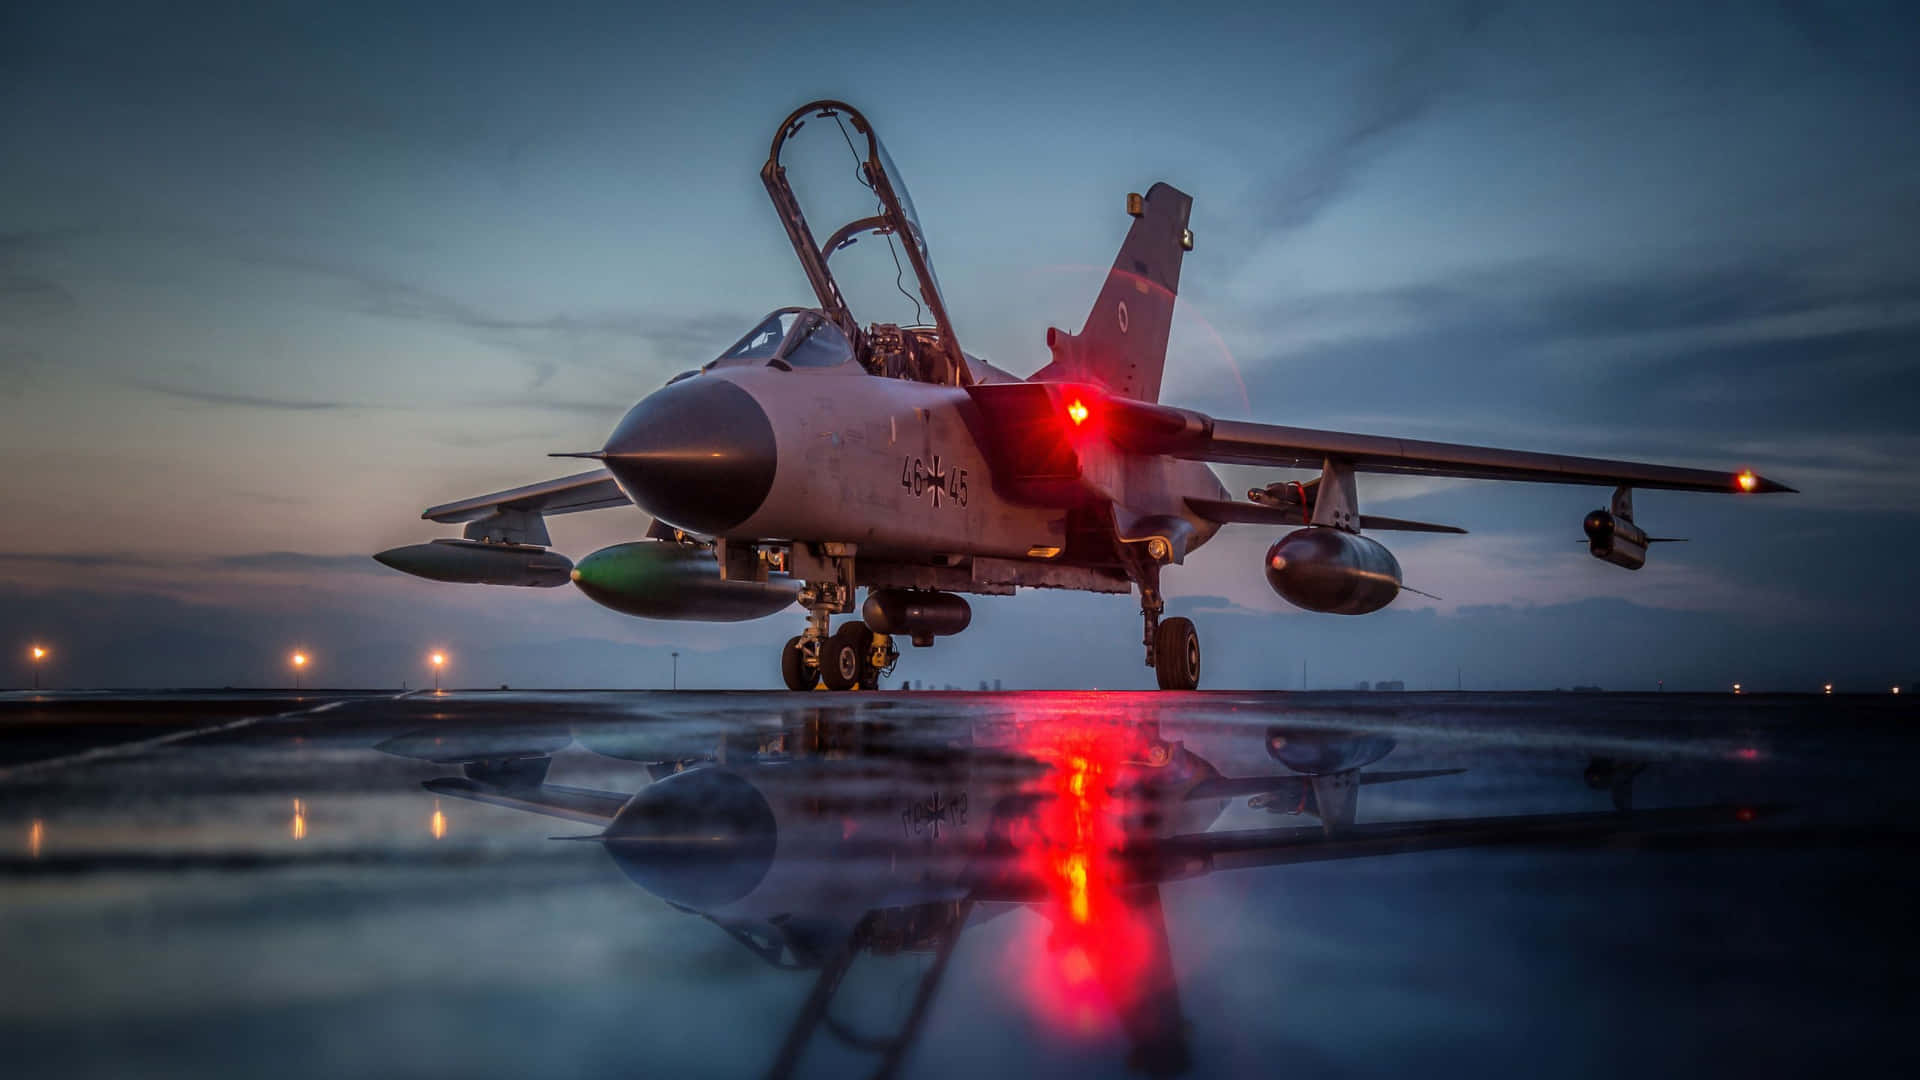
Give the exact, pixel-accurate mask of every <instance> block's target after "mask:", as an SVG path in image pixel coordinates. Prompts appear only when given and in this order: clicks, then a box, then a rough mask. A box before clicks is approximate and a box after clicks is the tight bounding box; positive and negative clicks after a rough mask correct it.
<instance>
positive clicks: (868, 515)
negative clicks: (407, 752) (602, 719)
mask: <svg viewBox="0 0 1920 1080" xmlns="http://www.w3.org/2000/svg"><path fill="white" fill-rule="evenodd" d="M810 124H811V125H815V127H816V131H822V132H825V133H830V134H831V135H832V136H835V137H843V138H844V140H845V144H846V147H847V150H848V152H849V153H850V154H851V155H852V161H851V165H852V166H853V168H852V169H850V170H848V171H847V174H848V175H852V176H853V177H854V178H855V181H854V182H857V183H858V184H859V185H860V187H861V189H863V190H861V191H859V192H857V193H856V194H857V196H858V198H859V199H861V200H862V204H863V205H866V204H870V205H871V206H872V207H873V213H871V214H868V215H865V216H856V217H854V218H853V219H852V220H849V221H846V222H845V223H844V224H839V225H837V226H836V227H835V228H834V229H833V231H832V232H830V233H828V234H827V238H826V240H825V242H824V243H823V242H819V241H817V240H816V239H815V235H816V234H815V232H814V228H813V222H811V221H810V220H809V219H808V217H807V215H806V214H805V212H804V211H803V208H802V202H801V199H800V197H799V196H798V195H797V194H796V191H795V187H794V185H793V184H792V183H791V182H790V181H789V178H788V167H787V166H786V165H785V164H783V163H782V153H783V152H784V151H786V150H788V149H789V147H790V145H791V143H792V141H793V140H794V138H795V137H796V136H797V135H799V134H800V132H801V130H802V129H803V128H804V127H806V126H808V125H810ZM760 177H761V180H762V181H763V182H764V184H765V186H766V189H767V193H768V195H769V196H771V197H772V200H773V204H774V208H775V210H776V211H777V212H778V214H779V218H780V222H781V224H782V225H783V226H784V228H785V229H786V233H787V237H788V239H789V240H790V241H791V242H792V245H793V250H794V253H795V255H797V256H798V257H799V260H800V264H801V267H802V268H803V269H804V270H805V272H806V276H807V280H808V281H809V283H810V284H811V285H812V288H813V292H814V297H815V301H816V304H815V306H812V307H784V308H780V309H779V310H777V311H774V312H773V313H772V314H770V315H768V316H767V317H766V318H765V319H764V320H762V321H761V322H760V323H759V324H758V325H757V326H755V327H754V328H753V329H752V330H750V331H748V332H747V334H746V335H745V336H744V337H742V338H741V339H740V340H739V341H738V342H736V343H735V344H734V345H733V346H732V347H730V348H728V349H726V350H725V351H724V352H722V353H721V354H720V355H719V356H718V357H717V358H715V359H714V360H712V361H711V362H709V363H707V364H705V365H703V366H702V367H700V368H699V369H697V370H692V371H687V372H685V373H683V374H681V375H678V376H676V377H674V378H673V379H672V380H670V381H669V382H668V383H667V384H666V385H665V386H664V387H662V388H661V389H660V390H658V391H655V392H654V393H653V394H652V395H650V396H648V397H646V398H645V399H643V400H642V401H640V402H639V404H637V405H635V406H634V407H633V408H632V410H631V411H629V412H628V413H627V414H626V417H625V418H624V419H623V420H621V422H620V424H619V426H618V427H616V428H615V429H614V431H613V433H612V434H611V435H610V436H609V437H608V438H607V440H606V442H605V444H604V445H603V446H602V447H601V448H600V449H598V450H593V451H587V452H581V453H570V454H559V455H555V456H560V457H582V458H590V459H593V460H595V461H597V462H599V467H598V468H595V469H593V470H592V471H590V472H583V473H577V474H574V475H571V476H565V477H561V478H559V479H557V480H549V481H545V482H543V483H537V484H529V485H526V486H524V487H517V488H513V489H510V490H507V491H500V492H495V493H493V494H489V495H482V496H479V497H477V498H470V499H462V500H460V501H458V502H451V503H446V504H444V505H440V506H435V507H432V508H430V509H428V510H427V511H426V512H425V513H424V514H423V515H422V516H423V517H424V518H425V519H426V520H429V521H435V522H443V523H448V524H460V525H464V531H463V535H462V538H461V539H452V538H445V539H440V540H435V541H432V542H431V543H425V544H416V545H411V546H407V547H400V548H394V549H392V550H388V551H384V552H381V553H380V554H378V555H376V556H374V558H376V559H378V560H379V561H380V562H382V563H384V564H386V565H388V566H390V567H393V568H395V569H398V570H402V571H405V572H407V573H410V574H415V575H417V576H420V577H425V578H431V579H434V580H439V581H456V582H471V583H482V584H494V585H521V586H558V585H564V584H566V583H567V582H568V581H572V582H573V583H574V584H575V585H576V586H578V587H579V589H580V590H581V591H582V592H584V593H586V594H587V595H588V596H589V597H590V598H592V599H593V600H595V601H597V602H599V603H601V604H604V605H606V606H608V607H611V608H613V609H615V610H617V611H622V612H626V613H628V614H632V615H637V616H641V617H645V618H660V619H695V620H708V621H731V620H739V619H751V618H758V617H761V616H765V615H771V614H775V613H777V612H780V611H783V610H785V609H787V608H788V607H790V606H793V605H795V604H797V605H799V606H800V607H801V608H803V609H805V611H806V613H807V614H806V625H805V629H804V630H803V631H802V632H801V633H799V634H797V635H796V636H794V637H793V638H792V639H790V640H789V641H788V642H787V643H786V645H785V646H784V647H783V648H782V649H781V653H780V670H781V675H782V678H783V681H784V682H785V684H786V685H787V687H789V688H790V689H793V690H811V689H814V688H816V687H822V686H824V687H825V688H827V689H831V690H847V689H854V688H873V687H875V686H877V685H878V682H879V680H880V678H881V677H882V676H884V675H886V674H888V673H890V672H891V671H892V670H893V667H894V665H895V663H896V661H897V660H898V658H899V651H898V649H897V648H896V647H895V644H894V639H895V638H898V637H906V638H908V639H910V640H911V641H912V642H913V643H914V644H915V645H916V646H927V645H931V644H933V642H934V639H935V638H938V637H943V636H948V635H952V634H957V633H960V632H961V631H963V630H965V629H966V628H967V625H968V623H969V622H970V621H971V618H972V612H971V609H970V607H969V606H968V604H967V602H966V600H965V599H964V598H963V597H962V595H961V594H964V593H973V594H987V595H1005V594H1010V593H1013V592H1014V591H1015V590H1017V589H1021V588H1029V589H1034V588H1040V589H1049V588H1051V589H1076V590H1082V591H1089V592H1099V593H1115V594H1137V595H1138V596H1139V602H1140V614H1141V618H1142V622H1143V636H1142V644H1143V645H1144V648H1145V661H1146V664H1147V666H1148V667H1151V668H1153V670H1154V675H1155V678H1156V681H1157V682H1158V683H1159V685H1160V687H1161V688H1162V689H1169V690H1191V689H1193V688H1195V687H1197V686H1198V685H1199V683H1200V637H1199V633H1198V631H1197V630H1196V629H1195V627H1194V625H1193V623H1192V621H1191V620H1188V619H1186V618H1178V617H1174V618H1167V617H1163V613H1164V611H1165V601H1164V599H1163V597H1162V593H1161V575H1162V572H1163V571H1165V570H1166V569H1167V568H1168V567H1177V566H1180V565H1183V564H1184V563H1185V562H1186V561H1187V559H1188V558H1189V557H1190V556H1191V555H1193V553H1194V552H1196V551H1198V550H1199V549H1200V548H1201V547H1202V546H1203V545H1204V544H1205V543H1206V542H1207V541H1208V540H1209V539H1211V538H1212V537H1213V536H1214V534H1215V533H1217V532H1218V531H1219V530H1220V529H1221V528H1222V527H1223V526H1226V525H1256V526H1265V527H1268V528H1276V527H1277V528H1288V529H1290V530H1291V531H1289V532H1288V533H1287V534H1286V535H1285V536H1282V537H1281V538H1280V539H1278V540H1277V541H1276V542H1275V543H1274V544H1273V545H1272V547H1271V548H1269V549H1268V551H1267V553H1266V558H1265V573H1266V577H1267V581H1268V583H1269V584H1270V585H1271V587H1272V588H1273V590H1274V591H1275V592H1276V593H1278V594H1279V595H1280V596H1281V597H1283V598H1284V599H1286V600H1287V601H1289V602H1290V603H1292V604H1294V605H1296V606H1298V607H1301V608H1305V609H1306V610H1308V611H1315V612H1325V613H1330V614H1338V615H1363V614H1366V613H1369V612H1373V611H1378V610H1380V609H1381V608H1384V607H1386V606H1387V605H1388V604H1390V603H1392V602H1393V600H1394V599H1395V597H1396V596H1397V595H1398V594H1399V593H1400V592H1401V591H1402V590H1403V589H1405V588H1406V586H1404V585H1403V582H1402V575H1401V571H1400V565H1399V563H1398V561H1396V560H1395V558H1394V556H1393V554H1392V552H1390V551H1388V550H1387V548H1386V547H1385V546H1384V545H1382V544H1381V543H1380V542H1379V541H1377V540H1375V539H1373V538H1372V537H1371V536H1370V535H1368V534H1369V533H1381V532H1393V531H1411V532H1439V533H1462V532H1464V531H1465V530H1463V529H1459V528H1456V527H1453V526H1449V525H1438V524H1429V523H1425V522H1417V521H1403V520H1398V519H1395V518H1390V517H1382V516H1379V515H1374V514H1367V513H1363V512H1362V510H1361V504H1360V498H1359V487H1358V484H1357V483H1356V478H1357V477H1358V476H1359V475H1360V474H1362V473H1368V474H1390V475H1418V476H1445V477H1468V478H1474V479H1483V480H1508V481H1523V482H1533V483H1555V484H1585V485H1594V486H1602V487H1612V488H1614V489H1615V490H1614V494H1613V497H1612V500H1611V503H1610V505H1609V506H1607V507H1604V508H1602V509H1598V510H1595V511H1594V512H1593V513H1591V514H1589V515H1587V517H1586V519H1585V521H1584V523H1583V528H1584V531H1585V533H1586V536H1587V543H1588V548H1589V551H1590V552H1591V554H1592V555H1593V556H1594V557H1595V558H1598V559H1601V560H1603V561H1606V562H1609V563H1612V564H1614V565H1616V566H1621V567H1624V568H1626V569H1629V570H1635V569H1639V568H1640V567H1641V566H1642V565H1644V564H1645V562H1646V558H1647V550H1648V547H1649V545H1650V544H1653V543H1656V542H1659V541H1660V540H1661V539H1663V538H1657V537H1649V536H1648V535H1647V534H1646V532H1645V531H1643V530H1642V529H1641V527H1640V526H1639V525H1638V524H1637V523H1636V522H1635V520H1634V515H1633V497H1632V493H1633V489H1635V488H1658V489H1665V490H1671V491H1698V492H1712V493H1726V494H1755V493H1763V492H1785V491H1792V490H1793V489H1792V488H1789V487H1787V486H1785V485H1783V484H1780V483H1777V482H1775V481H1773V480H1769V479H1766V478H1764V477H1761V476H1758V475H1755V474H1754V473H1753V472H1752V471H1751V470H1743V471H1739V472H1717V471H1712V470H1706V469H1693V468H1680V467H1675V466H1670V465H1651V464H1641V463H1637V462H1630V461H1608V460H1601V459H1595V458H1584V457H1569V456H1565V455H1558V454H1545V453H1533V452H1528V451H1519V450H1501V449H1492V448H1488V447H1481V446H1468V445H1458V444H1452V443H1438V442H1423V441H1417V440H1412V439H1402V438H1394V437H1390V436H1376V435H1358V434H1352V433H1348V432H1339V431H1319V430H1312V429H1308V428H1300V427H1286V426H1280V425H1274V424H1261V423H1253V422H1249V421H1243V420H1221V419H1215V418H1214V417H1211V416H1207V415H1204V414H1202V413H1199V412H1196V411H1194V410H1191V409H1185V408H1178V407H1175V406H1172V405H1166V404H1162V403H1160V402H1159V400H1158V399H1159V396H1160V385H1161V375H1162V371H1163V369H1164V367H1165V362H1166V353H1167V342H1168V335H1169V332H1170V330H1171V328H1172V325H1173V312H1174V302H1175V297H1176V295H1177V294H1178V291H1179V285H1180V265H1181V260H1182V257H1183V256H1184V254H1185V253H1186V252H1188V251H1190V250H1192V249H1193V244H1194V236H1193V232H1192V230H1191V229H1190V227H1189V214H1190V213H1191V210H1192V207H1193V200H1192V199H1191V198H1190V197H1189V196H1187V195H1186V194H1185V193H1184V192H1182V191H1179V190H1178V189H1176V188H1174V187H1172V186H1170V185H1168V184H1165V183H1156V184H1154V185H1152V186H1151V187H1149V188H1148V189H1147V191H1146V193H1145V194H1144V195H1143V194H1130V195H1128V196H1127V198H1126V208H1127V213H1128V214H1129V215H1130V216H1131V218H1132V225H1131V226H1130V227H1129V229H1128V231H1127V235H1126V239H1125V241H1124V242H1123V243H1122V244H1121V247H1120V252H1119V255H1118V256H1117V257H1116V258H1115V260H1114V263H1113V268H1112V270H1111V271H1109V273H1108V274H1107V277H1106V280H1105V283H1104V284H1103V286H1102V287H1101V290H1100V293H1099V296H1098V297H1097V298H1096V299H1095V301H1094V303H1093V309H1092V310H1091V311H1090V312H1089V313H1088V314H1087V317H1086V321H1085V322H1084V323H1083V324H1082V326H1081V328H1080V331H1079V332H1078V333H1068V332H1066V331H1064V330H1060V329H1055V328H1049V329H1048V330H1047V332H1046V336H1045V340H1046V345H1047V348H1048V350H1049V351H1050V353H1051V359H1050V361H1049V362H1048V363H1047V364H1046V365H1045V366H1044V367H1042V368H1040V369H1039V370H1038V371H1037V372H1035V373H1034V374H1033V375H1031V376H1030V377H1028V378H1024V379H1022V378H1019V377H1017V376H1015V375H1012V374H1010V373H1008V372H1006V371H1003V370H1001V369H999V368H997V367H995V366H993V365H992V364H989V363H987V362H986V361H984V360H982V359H981V358H979V357H978V356H974V355H972V354H970V353H968V352H966V351H965V350H964V349H963V348H962V347H961V343H960V341H959V339H958V337H957V336H956V335H955V333H954V329H953V322H952V320H951V319H950V318H949V316H948V306H947V301H946V298H945V296H944V295H943V294H942V293H941V290H940V287H939V283H938V281H937V279H936V278H935V276H934V270H933V263H932V258H931V256H930V255H929V253H928V248H927V242H926V236H925V233H924V232H923V230H922V228H921V225H920V222H919V219H918V218H917V217H916V215H915V212H914V209H913V203H912V201H911V199H910V198H909V197H908V195H907V191H906V188H905V186H904V185H903V184H902V182H901V180H900V177H899V174H898V172H897V171H896V169H895V167H894V165H893V163H892V159H891V158H890V157H889V156H888V155H887V153H886V151H885V150H884V149H883V148H882V146H881V143H880V140H879V138H878V137H877V136H876V135H875V133H874V129H873V126H872V125H871V124H870V123H868V121H867V119H866V118H865V117H864V116H862V115H861V114H860V113H859V112H858V111H856V110H855V109H854V108H853V107H851V106H849V105H846V104H844V103H842V102H837V101H816V102H813V103H811V104H808V105H805V106H803V107H801V108H799V109H797V110H795V111H794V112H793V113H791V114H790V115H788V116H787V117H786V119H784V120H782V121H781V123H780V126H779V129H778V130H777V131H776V132H775V134H774V138H773V145H772V148H771V150H770V151H769V153H768V155H767V161H766V164H765V166H764V167H762V169H761V172H760ZM835 220H837V219H835ZM873 237H878V238H879V241H878V242H879V243H882V244H884V245H886V247H887V249H888V250H889V251H890V252H891V253H892V254H893V255H894V256H895V258H896V259H900V258H904V260H905V261H904V264H902V265H901V266H900V269H899V273H900V280H901V281H902V282H904V281H905V280H906V278H907V277H908V276H909V275H910V276H911V278H912V281H913V283H914V284H915V285H916V286H917V294H909V299H912V300H913V301H914V303H915V309H916V317H917V321H916V322H914V323H911V324H902V323H897V322H894V323H889V322H872V323H865V324H863V323H862V321H861V320H860V318H858V317H856V315H855V313H854V311H853V310H852V308H851V307H849V305H848V302H847V300H846V298H845V294H844V293H843V291H842V288H841V282H840V281H839V280H837V279H836V278H835V275H834V271H833V266H832V265H831V263H832V260H833V259H834V258H835V257H836V256H838V255H840V253H841V252H843V251H846V250H847V249H849V248H851V247H852V246H853V245H854V244H855V243H856V242H858V241H859V240H861V239H868V240H869V248H871V247H872V246H873V244H872V238H873ZM904 289H905V286H904V284H903V285H902V290H903V291H904ZM929 319H930V321H928V320H929ZM1209 463H1231V464H1239V465H1256V466H1267V467H1272V468H1276V469H1292V470H1318V475H1317V476H1312V477H1311V478H1310V479H1304V480H1294V479H1277V480H1275V481H1274V482H1272V483H1269V484H1267V485H1265V486H1263V487H1257V488H1254V489H1252V490H1250V491H1248V492H1247V496H1246V498H1245V499H1236V498H1234V497H1232V496H1231V495H1230V494H1229V493H1228V492H1227V490H1226V489H1225V488H1224V487H1223V486H1222V485H1221V483H1220V481H1219V479H1218V478H1217V477H1216V476H1215V474H1214V472H1213V470H1212V469H1211V468H1210V467H1209ZM629 505H632V506H638V507H639V508H641V509H642V510H644V511H646V512H647V513H648V514H650V515H652V517H653V518H654V523H653V526H652V528H651V529H650V530H649V532H648V534H647V536H646V537H645V538H644V539H640V540H637V541H634V542H631V543H625V544H618V545H615V546H613V547H610V548H606V549H603V550H601V551H597V552H594V553H593V554H591V555H588V556H587V557H586V558H584V559H582V560H581V561H580V562H579V564H578V565H575V564H574V563H573V562H572V561H570V560H569V559H568V558H566V557H565V556H563V555H561V554H559V553H557V552H554V551H552V550H551V546H552V544H551V540H550V539H549V536H548V533H547V529H546V524H545V517H546V515H549V514H566V513H574V512H577V511H585V510H594V509H600V508H603V507H614V506H629ZM861 590H865V594H866V598H865V603H864V604H863V605H861V606H860V607H859V611H860V617H859V618H855V619H850V620H844V621H843V622H842V623H841V624H840V625H839V627H838V628H837V629H835V628H834V627H833V625H832V622H831V619H832V617H833V616H835V615H841V614H848V613H852V612H853V611H854V610H855V603H856V600H857V599H858V594H859V593H860V591H861Z"/></svg>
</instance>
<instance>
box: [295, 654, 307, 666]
mask: <svg viewBox="0 0 1920 1080" xmlns="http://www.w3.org/2000/svg"><path fill="white" fill-rule="evenodd" d="M293 666H294V667H306V666H307V654H306V653H303V652H297V653H294V654H293Z"/></svg>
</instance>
